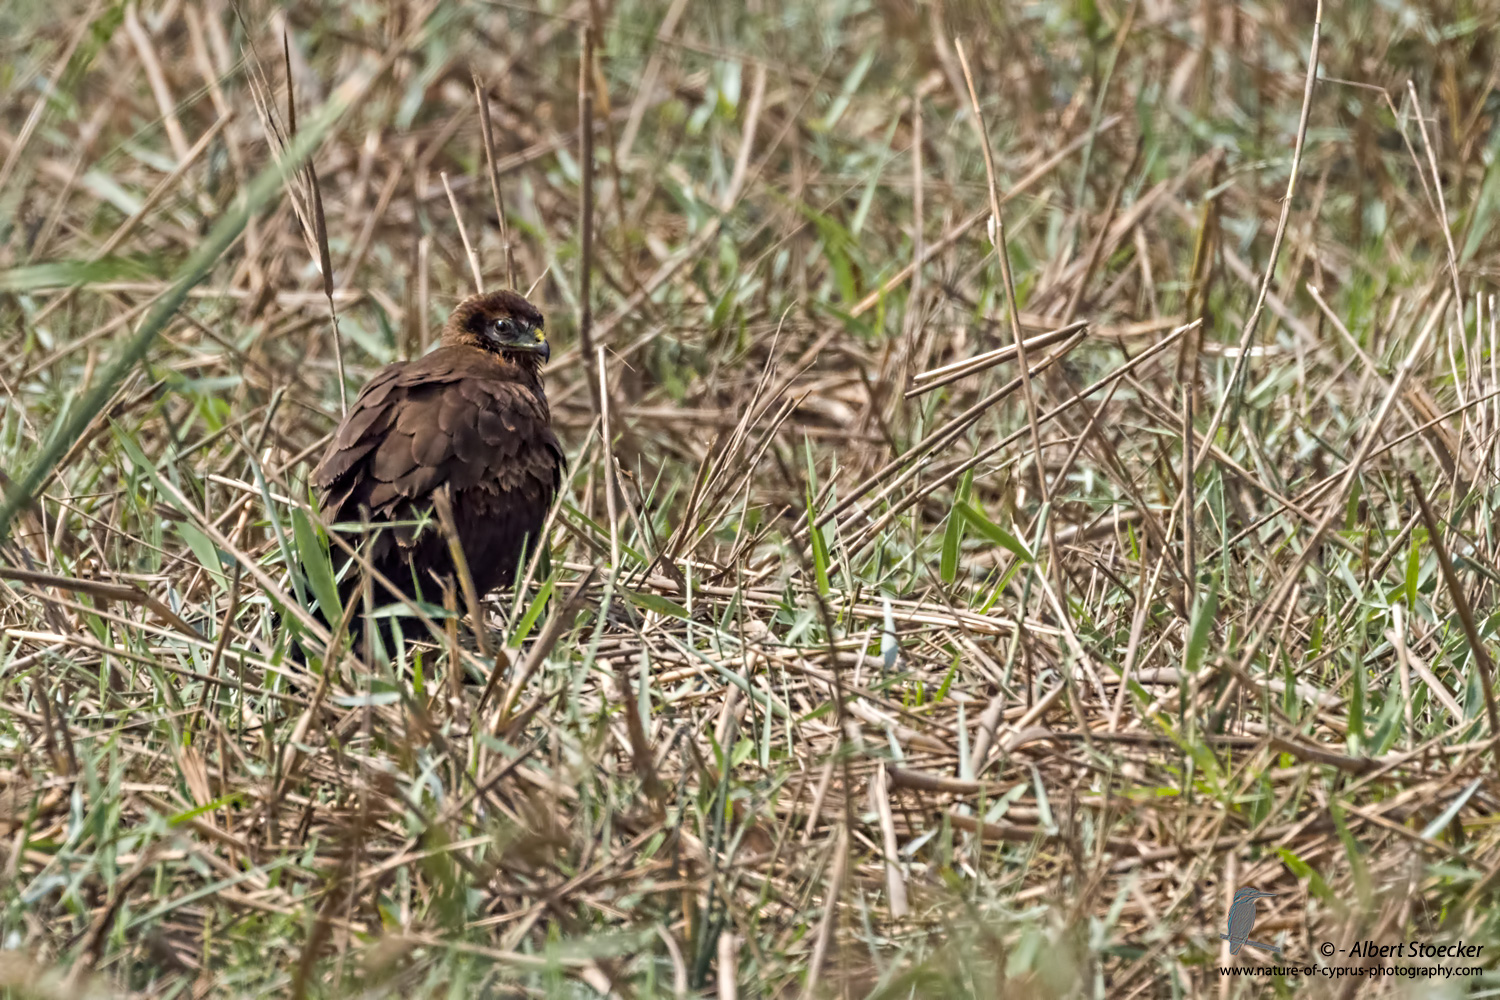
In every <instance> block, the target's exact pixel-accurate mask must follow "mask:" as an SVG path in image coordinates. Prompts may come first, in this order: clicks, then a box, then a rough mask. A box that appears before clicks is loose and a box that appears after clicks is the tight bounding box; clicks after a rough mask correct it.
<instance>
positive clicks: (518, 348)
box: [504, 329, 552, 364]
mask: <svg viewBox="0 0 1500 1000" xmlns="http://www.w3.org/2000/svg"><path fill="white" fill-rule="evenodd" d="M504 349H505V350H507V351H513V352H515V353H516V354H538V355H541V358H542V364H546V363H547V362H548V361H551V360H552V345H551V344H549V343H547V335H546V333H544V332H543V331H542V330H541V329H537V330H536V340H535V341H533V342H530V343H509V344H506V345H505V348H504Z"/></svg>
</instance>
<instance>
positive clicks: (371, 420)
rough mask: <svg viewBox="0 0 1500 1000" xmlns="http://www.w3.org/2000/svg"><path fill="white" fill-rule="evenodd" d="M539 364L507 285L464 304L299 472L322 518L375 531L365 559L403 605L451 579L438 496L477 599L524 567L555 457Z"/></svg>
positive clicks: (526, 313)
mask: <svg viewBox="0 0 1500 1000" xmlns="http://www.w3.org/2000/svg"><path fill="white" fill-rule="evenodd" d="M550 357H551V349H550V348H549V347H548V345H547V338H546V334H545V333H544V332H543V330H542V314H541V313H540V312H538V311H537V309H536V307H535V306H533V305H532V304H531V303H530V302H528V301H526V299H524V298H523V297H521V296H520V295H517V294H516V293H515V292H511V291H499V292H489V293H486V294H482V295H475V296H471V297H470V298H468V299H465V300H464V301H463V302H461V303H459V305H458V307H457V308H456V309H454V310H453V314H452V315H451V316H450V317H449V318H448V322H447V324H446V325H445V326H444V327H443V335H442V345H441V346H440V347H438V348H437V349H436V350H434V351H432V352H431V353H430V354H428V355H426V356H425V357H422V358H419V359H417V360H415V361H406V362H398V363H396V364H392V365H387V366H386V367H385V368H383V369H381V371H380V372H379V373H378V374H377V375H376V376H375V377H374V378H372V379H371V380H370V381H369V383H368V384H367V385H366V386H365V387H364V389H362V390H361V391H360V394H359V398H357V399H356V400H355V401H354V405H353V406H351V407H350V408H349V412H348V414H347V415H346V416H345V417H344V420H343V423H341V424H340V425H339V429H338V431H337V432H336V433H335V434H334V437H333V443H332V444H330V445H329V448H328V452H327V454H325V455H324V456H323V461H322V462H321V463H319V465H318V467H317V469H316V470H315V471H314V472H313V475H312V484H313V486H314V488H315V489H316V491H317V499H318V504H319V506H320V507H321V508H322V514H323V519H324V520H325V522H327V523H329V524H333V523H338V522H360V521H362V520H367V521H368V522H369V524H370V526H371V528H372V529H376V530H375V531H374V532H373V535H372V536H367V537H369V541H368V542H367V543H366V544H365V547H364V551H365V554H366V557H367V558H368V559H369V560H370V563H371V564H372V565H373V566H374V568H375V569H377V570H379V571H380V572H381V573H383V574H385V576H386V577H388V578H389V579H390V580H391V582H392V583H394V584H395V585H396V587H398V588H399V589H400V590H401V591H402V592H403V594H404V595H405V596H406V597H407V598H411V599H417V598H419V597H420V598H422V599H424V600H425V601H426V602H428V603H434V604H436V603H441V602H442V593H443V586H444V584H443V581H445V580H446V581H450V583H451V585H454V586H457V584H458V581H459V577H458V575H457V572H456V568H455V566H454V562H453V558H452V555H451V550H450V548H449V545H448V538H447V536H446V535H445V533H444V531H443V530H442V528H441V526H440V524H439V522H438V519H437V515H436V514H435V513H434V511H433V496H434V494H435V493H436V492H437V491H439V490H447V491H448V496H449V498H450V500H451V503H452V509H453V521H454V528H455V530H456V533H457V535H458V541H459V544H460V546H461V547H462V550H463V555H464V561H465V562H466V563H467V565H468V569H469V573H470V574H471V575H472V577H473V580H474V587H475V590H476V591H478V593H479V595H481V596H482V595H484V594H485V593H487V592H489V591H491V590H494V589H495V588H497V587H507V586H510V585H511V584H512V583H513V582H514V580H515V576H516V569H517V567H518V566H524V562H523V560H524V559H525V558H526V555H527V552H528V550H529V549H530V547H531V545H533V544H535V543H536V542H537V540H538V539H539V538H540V536H541V533H542V525H543V522H544V521H545V519H546V517H547V511H548V509H549V508H550V507H551V505H552V501H553V499H554V498H555V497H556V496H557V492H558V490H559V489H560V488H561V486H562V473H563V469H564V466H565V461H566V460H565V458H564V455H563V450H562V446H561V445H560V444H558V441H557V435H555V434H554V433H552V427H551V413H550V411H549V410H548V408H547V396H546V394H545V393H544V392H543V391H542V365H543V364H545V363H546V361H547V360H548V359H549V358H550ZM424 518H425V519H426V520H427V522H428V523H426V524H425V525H423V526H421V527H418V526H417V525H416V524H413V523H412V522H418V521H421V520H423V519H424ZM391 522H398V523H395V524H391V526H390V527H384V528H382V525H386V524H390V523H391ZM400 522H405V523H400ZM351 538H352V536H351ZM337 551H341V550H336V553H335V559H336V560H337ZM360 577H361V573H360V572H359V567H358V566H351V567H349V571H348V572H347V573H346V574H345V578H344V580H343V581H342V583H341V584H340V587H339V591H340V596H341V598H342V600H343V602H344V603H345V605H346V606H347V603H348V602H349V601H350V600H359V599H360V598H359V596H358V587H359V580H360ZM374 592H375V595H376V596H375V603H376V604H377V605H379V604H387V603H390V602H391V601H393V600H395V598H394V597H393V596H391V595H390V594H389V592H388V591H387V590H386V589H385V588H384V587H381V586H380V585H378V584H377V585H375V591H374ZM387 621H388V619H385V620H383V621H382V628H381V635H382V638H383V639H385V640H387V650H388V651H390V646H389V639H390V635H391V633H390V631H389V627H388V626H387V625H385V624H384V623H385V622H387ZM405 634H407V635H411V634H412V632H411V631H410V630H405Z"/></svg>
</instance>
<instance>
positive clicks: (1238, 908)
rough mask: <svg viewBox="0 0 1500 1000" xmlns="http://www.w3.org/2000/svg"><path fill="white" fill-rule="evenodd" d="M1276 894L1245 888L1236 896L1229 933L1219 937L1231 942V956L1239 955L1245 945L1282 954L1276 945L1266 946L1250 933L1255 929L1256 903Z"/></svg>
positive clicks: (1230, 909)
mask: <svg viewBox="0 0 1500 1000" xmlns="http://www.w3.org/2000/svg"><path fill="white" fill-rule="evenodd" d="M1275 895H1277V893H1274V892H1261V891H1260V890H1259V889H1254V888H1251V887H1250V886H1245V887H1244V888H1243V889H1240V890H1238V891H1237V892H1236V893H1235V894H1234V902H1233V903H1232V904H1230V907H1229V933H1228V934H1220V935H1219V937H1220V938H1222V939H1223V940H1225V941H1228V942H1229V954H1231V955H1238V954H1239V953H1240V949H1241V948H1243V947H1245V945H1247V944H1248V945H1254V946H1255V947H1257V948H1259V949H1261V950H1262V951H1269V952H1274V953H1275V954H1277V955H1280V954H1281V949H1280V948H1278V947H1276V946H1275V945H1274V944H1265V943H1263V942H1261V941H1256V940H1254V939H1252V938H1251V937H1250V931H1251V930H1252V929H1254V927H1255V901H1256V900H1257V899H1260V898H1262V897H1264V896H1275Z"/></svg>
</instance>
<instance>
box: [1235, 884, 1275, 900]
mask: <svg viewBox="0 0 1500 1000" xmlns="http://www.w3.org/2000/svg"><path fill="white" fill-rule="evenodd" d="M1275 895H1279V894H1278V893H1274V892H1261V891H1260V890H1259V889H1252V888H1250V887H1249V886H1246V887H1245V888H1243V889H1241V890H1239V891H1238V892H1236V893H1235V894H1234V901H1235V902H1236V903H1240V902H1243V901H1245V900H1247V899H1261V898H1264V897H1266V896H1275Z"/></svg>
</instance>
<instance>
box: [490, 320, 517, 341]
mask: <svg viewBox="0 0 1500 1000" xmlns="http://www.w3.org/2000/svg"><path fill="white" fill-rule="evenodd" d="M515 331H516V324H515V323H514V322H513V321H511V320H508V319H497V320H495V333H496V335H497V336H501V337H508V336H510V335H512V334H514V333H515Z"/></svg>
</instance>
